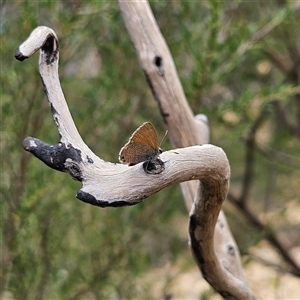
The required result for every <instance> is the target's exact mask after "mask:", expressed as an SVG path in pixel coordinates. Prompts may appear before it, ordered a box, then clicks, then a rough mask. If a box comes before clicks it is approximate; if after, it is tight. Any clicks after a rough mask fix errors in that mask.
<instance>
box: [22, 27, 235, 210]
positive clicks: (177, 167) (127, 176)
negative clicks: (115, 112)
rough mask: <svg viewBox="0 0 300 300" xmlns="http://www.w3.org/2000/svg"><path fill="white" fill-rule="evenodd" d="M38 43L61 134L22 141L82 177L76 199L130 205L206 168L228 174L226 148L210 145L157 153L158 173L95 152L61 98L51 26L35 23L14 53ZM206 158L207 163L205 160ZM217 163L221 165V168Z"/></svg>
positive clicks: (56, 165) (200, 174) (49, 162)
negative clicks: (55, 139)
mask: <svg viewBox="0 0 300 300" xmlns="http://www.w3.org/2000/svg"><path fill="white" fill-rule="evenodd" d="M39 49H40V61H39V69H40V74H41V77H42V80H43V83H44V88H45V91H46V94H47V97H48V100H49V104H50V107H51V111H52V113H53V117H54V120H55V122H56V125H57V127H58V131H59V134H60V137H61V139H60V143H59V144H58V145H55V146H52V145H49V144H47V143H45V142H43V141H40V140H38V139H36V138H32V137H27V138H26V139H25V140H24V142H23V146H24V148H25V150H27V151H30V152H31V153H33V154H34V155H35V156H36V157H37V158H39V159H40V160H42V161H43V162H44V163H45V164H47V165H48V166H49V167H51V168H53V169H55V170H58V171H62V172H67V173H69V174H70V175H71V176H72V177H73V178H74V179H76V180H79V181H81V182H82V183H83V188H82V189H81V190H80V191H79V192H78V193H77V197H78V198H79V199H80V200H82V201H85V202H88V203H90V204H93V205H98V206H103V207H105V206H124V205H133V204H136V203H139V202H141V201H142V200H143V199H145V198H147V197H148V196H150V195H152V194H154V193H156V192H157V191H159V190H161V189H163V188H165V187H166V186H169V185H171V184H176V183H179V182H183V181H187V180H191V179H199V180H202V179H204V178H206V177H207V176H210V175H209V174H211V176H213V177H215V176H216V173H218V174H219V175H218V176H221V177H226V178H227V177H228V176H229V174H226V172H228V170H229V167H228V166H227V165H228V161H227V158H226V155H225V153H224V152H223V150H221V149H220V148H218V147H215V146H212V145H203V146H194V147H189V148H183V149H175V150H172V151H167V152H164V153H162V154H161V155H160V158H161V160H162V161H163V168H162V169H161V170H160V172H159V174H156V173H155V174H153V173H151V172H145V168H144V167H143V165H145V163H144V164H143V163H140V164H137V165H135V166H133V167H128V166H125V165H121V164H112V163H109V162H105V161H103V160H102V159H100V158H99V157H97V156H96V155H95V154H94V153H93V152H92V151H91V150H90V149H89V148H88V146H87V145H86V144H85V143H84V142H83V140H82V139H81V136H80V135H79V133H78V131H77V129H76V126H75V124H74V122H73V119H72V117H71V114H70V112H69V109H68V106H67V104H66V101H65V98H64V95H63V92H62V89H61V86H60V82H59V78H58V55H59V53H58V41H57V37H56V35H55V33H54V31H53V30H52V29H50V28H48V27H44V26H41V27H38V28H37V29H35V30H34V31H33V32H32V33H31V35H30V36H29V38H28V39H27V40H26V41H25V42H24V43H23V44H22V45H21V46H20V47H19V49H18V50H17V52H16V58H17V59H18V60H24V59H26V58H28V57H30V56H31V55H33V54H34V53H35V52H36V51H38V50H39ZM208 160H212V164H207V161H208ZM220 166H224V167H223V174H222V172H219V170H220ZM226 168H227V169H228V170H227V169H226ZM226 170H227V171H226ZM220 174H222V175H220ZM150 179H151V180H150ZM215 180H220V179H218V178H215Z"/></svg>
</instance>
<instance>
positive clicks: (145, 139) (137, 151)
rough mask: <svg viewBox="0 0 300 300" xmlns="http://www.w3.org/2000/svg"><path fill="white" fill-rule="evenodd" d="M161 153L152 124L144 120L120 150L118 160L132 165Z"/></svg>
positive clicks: (154, 157) (156, 156)
mask: <svg viewBox="0 0 300 300" xmlns="http://www.w3.org/2000/svg"><path fill="white" fill-rule="evenodd" d="M161 153H162V149H160V148H159V144H158V138H157V133H156V130H155V128H154V126H153V125H152V124H151V123H150V122H145V123H143V124H142V125H141V126H140V127H139V128H138V129H137V130H136V131H135V132H134V133H133V134H132V135H131V137H130V138H129V141H128V142H127V143H126V144H125V145H124V147H123V148H122V149H121V150H120V153H119V161H120V162H121V163H125V164H128V165H129V166H133V165H136V164H138V163H140V162H143V161H152V160H155V159H157V158H158V156H159V154H161Z"/></svg>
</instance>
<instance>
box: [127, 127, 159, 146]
mask: <svg viewBox="0 0 300 300" xmlns="http://www.w3.org/2000/svg"><path fill="white" fill-rule="evenodd" d="M130 142H133V143H138V144H143V145H146V146H150V147H151V148H153V149H157V150H158V148H159V145H158V138H157V133H156V130H155V128H154V126H153V125H152V124H151V123H149V122H145V123H143V124H142V125H141V126H140V127H139V128H138V129H137V130H136V131H135V132H134V133H133V134H132V135H131V137H130V139H129V143H130Z"/></svg>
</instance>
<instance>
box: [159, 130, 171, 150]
mask: <svg viewBox="0 0 300 300" xmlns="http://www.w3.org/2000/svg"><path fill="white" fill-rule="evenodd" d="M168 132H169V130H168V129H167V130H166V132H165V134H164V136H163V138H162V139H161V141H160V144H159V148H160V146H161V144H162V142H163V140H164V139H165V137H166V135H167V134H168Z"/></svg>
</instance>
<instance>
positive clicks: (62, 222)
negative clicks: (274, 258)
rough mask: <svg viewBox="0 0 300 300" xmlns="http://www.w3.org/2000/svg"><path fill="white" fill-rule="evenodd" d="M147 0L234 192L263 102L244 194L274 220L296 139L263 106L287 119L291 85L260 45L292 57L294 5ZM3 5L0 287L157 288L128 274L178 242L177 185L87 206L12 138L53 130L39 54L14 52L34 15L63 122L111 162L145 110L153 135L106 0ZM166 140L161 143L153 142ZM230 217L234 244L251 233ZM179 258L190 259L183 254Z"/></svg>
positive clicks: (92, 293) (52, 290) (291, 180)
mask: <svg viewBox="0 0 300 300" xmlns="http://www.w3.org/2000/svg"><path fill="white" fill-rule="evenodd" d="M150 4H151V7H152V9H153V12H154V15H155V17H156V18H157V21H158V24H159V26H160V28H161V30H162V33H163V35H164V36H165V38H166V41H167V43H168V45H169V47H170V49H171V53H172V54H173V58H174V60H175V64H176V66H177V68H178V72H179V75H180V78H181V81H182V84H183V87H184V90H185V92H186V95H187V98H188V101H189V103H190V105H191V107H192V108H193V110H194V112H195V113H198V112H200V111H201V112H203V113H206V114H207V115H208V118H209V120H210V125H211V131H212V143H214V144H217V145H219V146H221V147H223V148H224V149H225V151H226V153H227V155H228V157H229V160H230V163H231V167H232V180H231V185H232V188H233V189H234V190H238V189H239V187H240V185H241V183H242V180H243V172H244V165H243V163H242V162H243V161H244V152H245V150H244V147H245V146H244V142H243V138H244V137H245V135H246V134H247V133H248V132H249V130H251V128H252V127H253V124H254V123H255V121H256V120H257V118H258V117H259V115H260V114H261V112H262V111H265V112H266V118H265V121H264V123H263V125H262V126H261V129H260V131H259V133H260V136H259V137H258V142H259V143H258V145H259V146H261V149H260V150H261V151H260V152H257V153H256V155H255V157H256V160H257V163H256V164H255V180H254V181H255V182H254V187H253V189H252V191H251V199H253V200H252V202H251V205H253V207H254V209H256V210H257V211H264V210H265V208H266V206H268V207H270V209H271V212H273V211H274V213H275V214H274V215H275V216H276V218H275V219H278V218H285V211H284V210H282V206H284V205H285V203H286V202H288V201H289V200H292V199H296V197H297V195H299V185H298V184H297V182H298V183H299V180H300V174H299V169H300V168H299V167H295V166H297V163H298V166H299V149H300V143H299V136H298V137H297V136H295V135H294V134H293V133H291V131H290V130H289V129H288V128H287V127H286V126H283V125H282V123H281V122H280V118H279V117H278V115H277V114H276V110H275V105H276V103H277V104H278V103H280V105H282V106H283V107H284V109H286V111H287V113H288V120H289V121H290V122H292V123H296V122H297V118H299V114H300V112H299V111H297V110H296V109H295V103H296V101H298V102H299V94H300V90H299V82H297V81H295V80H291V79H290V77H289V75H287V74H286V73H284V71H283V69H282V68H281V67H280V66H278V65H277V64H276V62H274V56H272V55H271V54H272V53H273V52H272V51H271V50H272V49H276V50H278V53H280V54H282V55H283V57H284V59H285V60H286V61H287V63H289V64H290V65H291V64H292V61H293V57H292V54H293V53H294V52H295V49H298V51H299V45H296V41H297V39H296V37H297V38H298V39H299V33H298V31H297V28H299V16H298V15H299V9H297V7H295V6H294V7H293V3H292V2H291V3H290V4H289V3H287V4H286V6H280V5H275V3H272V4H271V3H269V2H247V1H242V2H239V1H152V2H151V3H150ZM1 9H2V18H1V35H0V38H1V69H0V72H1V114H2V115H1V121H2V128H1V144H0V147H1V180H0V181H1V182H0V184H1V212H2V222H1V226H2V230H3V234H2V247H3V249H4V252H3V253H5V255H7V256H3V258H4V260H3V262H4V264H3V265H2V267H3V273H2V276H3V277H2V283H3V284H4V286H3V287H2V288H3V291H7V292H10V293H11V294H12V295H13V297H14V298H16V299H58V298H59V299H89V298H93V299H107V298H125V299H133V298H139V299H142V298H154V297H156V298H157V297H162V296H163V295H162V294H159V295H157V294H156V293H155V292H154V291H153V290H152V289H151V282H147V283H143V284H137V281H138V279H139V278H141V277H143V276H145V274H146V273H147V272H149V270H151V269H152V268H155V267H156V266H165V265H166V264H175V263H176V262H178V259H179V257H180V256H182V255H183V254H186V253H187V249H188V246H187V232H186V235H183V234H180V233H179V232H177V230H176V229H177V228H176V226H175V229H174V225H173V224H174V223H176V220H177V219H180V218H181V217H182V216H185V217H186V218H187V213H186V211H185V208H184V204H183V201H182V196H181V194H180V190H179V188H178V187H173V188H169V189H166V190H164V191H162V192H160V193H159V194H157V195H155V196H153V197H151V198H150V199H147V200H145V202H144V203H142V204H140V205H137V206H135V207H128V208H122V209H99V208H95V207H92V206H88V205H86V204H84V203H81V202H79V201H77V200H76V199H75V191H76V190H78V189H79V188H80V184H79V183H77V182H74V181H72V180H71V179H70V178H69V177H68V176H67V175H65V174H61V173H57V172H55V171H53V170H51V169H49V168H47V167H46V166H44V165H43V164H42V163H41V162H40V161H38V160H36V159H35V158H34V157H32V156H30V155H28V153H26V152H25V151H24V150H23V149H22V140H23V139H24V138H25V137H26V136H34V137H38V138H40V139H42V140H44V141H47V142H49V143H52V144H55V143H57V141H58V134H57V130H56V127H55V125H54V122H53V120H52V116H51V113H50V110H49V107H48V104H47V101H46V96H45V95H44V93H43V87H42V84H41V81H40V78H39V74H38V55H35V56H34V57H32V58H30V60H28V61H25V62H22V63H20V62H18V61H16V60H15V59H14V57H13V55H14V52H15V50H16V49H17V47H18V46H19V44H20V43H21V42H23V41H24V39H26V38H27V36H28V35H29V33H30V32H31V31H32V30H33V29H34V28H35V27H36V26H38V25H47V26H50V27H52V28H53V29H54V30H55V31H56V32H57V34H58V38H59V42H60V71H59V72H60V78H61V84H62V87H63V90H64V93H65V96H66V99H67V102H68V105H69V108H70V111H71V113H72V115H73V117H74V120H75V123H76V125H77V126H78V129H79V131H80V133H81V135H82V137H83V139H84V140H85V142H86V143H87V144H88V145H89V146H90V147H91V149H92V150H93V151H94V152H95V153H97V154H98V155H99V156H101V157H102V158H104V159H105V160H109V161H113V162H117V158H118V152H119V149H120V148H121V147H122V145H123V144H124V143H125V142H126V140H127V139H128V137H129V136H130V134H131V133H132V132H133V130H135V129H136V128H137V127H138V126H139V125H140V124H141V123H142V122H144V121H146V120H148V121H151V122H152V123H154V124H155V125H156V127H157V129H158V132H159V135H160V136H162V135H163V131H164V130H163V127H162V122H161V118H160V116H159V112H158V109H157V107H156V103H155V101H153V97H152V95H151V92H150V89H149V87H148V86H147V83H146V81H145V78H144V75H143V73H142V71H141V69H140V67H139V65H138V61H137V58H136V56H135V52H134V49H133V46H132V44H131V42H130V40H129V37H128V34H127V33H126V30H125V28H124V25H123V24H122V19H121V16H120V13H119V11H118V7H117V4H116V3H115V2H112V1H84V2H83V1H82V2H80V1H78V2H76V1H75V2H74V1H42V2H34V1H17V2H16V1H12V2H10V1H7V2H5V3H4V4H3V5H2V8H1ZM291 49H292V50H293V49H294V51H292V50H291ZM273 54H274V53H273ZM290 76H292V75H290ZM149 112H151V114H149ZM169 147H170V146H169V145H168V143H167V142H165V141H164V145H163V148H165V149H168V148H169ZM297 157H298V158H297ZM271 174H272V176H271ZM287 186H289V187H290V188H289V187H287ZM262 195H263V196H262ZM270 198H272V202H271V204H270V202H269V201H270V200H269V199H270ZM254 199H257V200H256V201H255V200H254ZM297 201H299V199H298V200H297ZM229 215H230V212H229ZM277 216H278V217H277ZM233 219H234V218H233ZM231 223H232V228H233V231H234V232H235V233H236V236H237V240H238V241H239V245H240V247H241V249H242V250H245V252H246V250H247V247H248V246H251V245H253V244H255V243H257V241H258V240H259V239H260V238H261V235H259V239H257V236H258V234H257V233H256V232H253V229H252V228H251V227H250V226H248V225H245V224H244V227H242V225H241V224H242V217H241V216H240V217H239V219H238V221H237V224H236V225H237V226H235V224H234V221H231ZM272 223H274V224H275V223H276V220H273V221H272ZM177 226H178V227H180V226H179V225H178V224H177ZM240 228H243V232H241V231H239V230H240ZM186 231H187V230H186ZM245 231H246V232H247V233H249V234H246V235H245ZM250 232H252V234H251V235H250ZM297 242H299V241H297ZM186 260H187V261H190V263H192V259H191V258H190V257H186ZM167 280H168V279H167V278H166V279H165V281H166V283H165V285H167ZM160 292H161V293H162V291H160ZM209 296H210V294H209V293H207V295H206V294H203V296H202V298H203V299H208V297H209Z"/></svg>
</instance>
